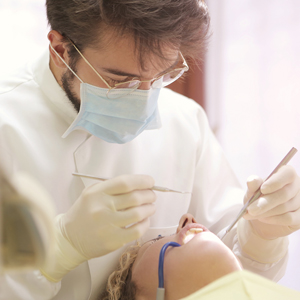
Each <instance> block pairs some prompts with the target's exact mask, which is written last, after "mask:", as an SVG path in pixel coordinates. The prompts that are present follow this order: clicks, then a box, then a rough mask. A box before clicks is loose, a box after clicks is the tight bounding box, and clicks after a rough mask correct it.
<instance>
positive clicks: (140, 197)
mask: <svg viewBox="0 0 300 300" xmlns="http://www.w3.org/2000/svg"><path fill="white" fill-rule="evenodd" d="M153 185H154V180H153V178H152V177H150V176H146V175H123V176H119V177H115V178H113V179H110V180H107V181H104V182H101V183H97V184H95V185H93V186H90V187H88V188H86V189H85V190H84V191H83V192H82V194H81V196H80V197H79V199H77V200H76V202H75V203H74V205H73V206H72V207H71V209H70V210H69V211H68V212H67V213H65V214H62V215H59V216H57V219H56V221H57V222H56V228H57V251H56V257H55V258H54V262H53V264H52V267H51V269H47V270H45V269H41V272H42V274H43V275H44V276H45V277H47V278H48V279H49V280H50V281H54V282H56V281H59V280H61V278H62V277H63V276H64V275H65V274H66V273H67V272H69V271H70V270H71V269H73V268H75V267H76V266H77V265H79V264H80V263H82V262H83V261H85V260H88V259H91V258H95V257H99V256H103V255H105V254H108V253H110V252H112V251H114V250H116V249H118V248H120V247H122V246H123V245H125V244H126V243H129V242H131V241H133V240H135V239H138V238H139V237H141V236H142V235H143V234H144V233H145V232H146V230H147V229H148V228H149V217H150V216H151V215H153V214H154V212H155V206H154V204H153V202H155V199H156V196H155V193H154V192H153V191H152V190H150V188H151V187H153Z"/></svg>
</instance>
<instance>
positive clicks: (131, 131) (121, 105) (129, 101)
mask: <svg viewBox="0 0 300 300" xmlns="http://www.w3.org/2000/svg"><path fill="white" fill-rule="evenodd" d="M50 47H51V48H52V50H53V51H54V52H55V53H56V55H57V56H58V57H59V58H60V59H61V60H62V61H63V63H64V64H65V65H66V66H67V67H68V69H69V70H70V71H71V72H72V73H73V74H74V75H75V76H76V77H77V78H78V79H79V80H80V81H81V84H80V99H81V104H80V110H79V113H78V115H77V117H76V119H75V120H74V121H73V123H72V124H71V126H70V127H69V128H68V129H67V131H66V132H65V133H64V134H63V136H62V137H63V138H65V137H66V136H68V134H69V133H70V132H72V131H73V130H77V129H82V130H85V131H87V132H89V133H91V134H92V135H94V136H96V137H98V138H100V139H102V140H104V141H106V142H109V143H118V144H124V143H127V142H130V141H132V140H133V139H134V138H136V137H137V136H138V135H139V134H140V133H142V132H143V131H144V130H149V129H158V128H160V127H161V122H160V117H159V112H158V107H157V101H158V97H159V92H160V88H156V89H154V88H152V87H151V88H150V89H149V90H135V91H133V92H132V93H130V94H126V93H125V95H123V94H124V93H123V92H124V90H123V92H122V89H118V90H114V94H115V95H116V94H117V93H120V95H122V97H120V98H118V97H116V98H117V99H110V98H108V97H107V95H108V92H109V89H108V88H100V87H97V86H94V85H90V84H87V83H84V82H83V81H82V80H81V79H80V77H79V76H78V75H77V74H76V73H75V72H74V71H73V70H72V69H71V68H70V66H69V65H68V64H67V63H66V62H65V60H64V59H63V58H62V57H61V56H60V55H59V54H58V53H57V52H56V51H55V49H54V48H53V47H52V45H51V43H50ZM81 55H82V54H81ZM84 59H85V58H84ZM85 61H86V59H85ZM86 62H87V61H86ZM87 63H88V62H87ZM88 64H89V63H88ZM89 65H90V64H89ZM90 67H91V68H93V67H92V66H91V65H90ZM93 69H94V68H93ZM94 71H95V72H96V70H94ZM96 73H97V72H96ZM97 74H98V73H97ZM161 80H162V79H161ZM125 92H127V90H125Z"/></svg>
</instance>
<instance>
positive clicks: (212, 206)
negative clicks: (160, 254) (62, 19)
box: [0, 51, 286, 300]
mask: <svg viewBox="0 0 300 300" xmlns="http://www.w3.org/2000/svg"><path fill="white" fill-rule="evenodd" d="M158 102H159V111H160V115H161V121H162V127H161V128H160V129H157V130H146V131H144V132H143V133H142V134H140V135H139V136H138V137H137V138H136V139H134V140H133V141H131V142H129V143H127V144H124V145H119V144H110V143H107V142H105V141H103V140H101V139H99V138H97V137H94V136H92V135H90V134H88V133H86V132H84V131H73V132H72V133H71V134H69V135H68V136H67V137H66V138H64V139H63V138H62V137H61V136H62V135H63V134H64V132H65V131H66V130H67V129H68V127H69V126H70V124H71V123H72V121H73V120H74V119H75V117H76V115H77V113H76V111H75V109H74V108H73V106H72V104H71V103H70V102H69V100H68V98H67V97H66V95H65V93H64V91H63V90H62V89H61V87H60V86H59V85H58V84H57V82H56V80H55V78H54V76H53V74H52V73H51V71H50V69H49V53H48V51H47V52H46V53H45V54H44V55H43V56H41V57H40V58H39V59H38V60H36V61H35V62H33V63H30V64H28V65H27V66H26V67H24V68H22V69H20V70H18V71H17V72H16V73H14V74H13V75H12V76H7V77H6V78H5V79H4V80H3V81H2V83H1V85H0V163H1V164H2V165H3V167H4V168H5V170H6V172H8V173H12V172H16V171H18V170H23V171H26V172H27V173H29V174H30V175H31V176H33V177H34V178H36V179H37V180H38V181H39V182H40V183H41V184H42V185H43V186H44V187H45V188H46V189H47V191H48V192H49V193H50V195H51V196H52V198H53V202H54V205H55V208H56V211H57V214H59V213H64V212H66V211H67V210H68V209H69V208H70V207H71V205H72V204H73V203H74V201H75V200H76V199H77V198H78V196H79V195H80V193H81V191H82V190H83V189H84V188H85V187H86V186H89V185H91V184H94V183H95V181H93V180H90V179H84V178H78V177H74V176H72V172H74V171H77V172H80V173H85V174H91V175H96V176H102V177H114V176H117V175H120V174H148V175H151V176H153V178H154V179H155V184H156V185H159V186H165V187H169V188H172V189H177V190H182V191H190V192H191V194H174V193H161V192H157V201H156V207H157V210H156V213H155V215H154V216H153V217H151V228H150V229H149V231H148V232H147V233H146V235H145V237H144V239H145V240H146V239H147V238H152V237H156V236H157V235H158V234H162V235H169V234H172V233H174V232H175V229H176V227H177V225H178V221H179V219H180V217H181V216H182V214H184V213H186V212H190V213H192V214H193V215H194V216H195V218H196V220H197V221H198V222H200V223H202V224H204V225H205V226H207V227H208V228H210V229H211V230H212V231H213V232H215V233H218V232H220V231H221V230H222V229H223V228H224V227H225V226H226V225H228V224H229V223H230V222H231V221H232V219H233V217H234V216H235V215H236V214H237V212H238V211H239V209H240V208H241V205H242V195H243V192H242V193H241V190H240V188H239V184H238V182H237V180H236V178H235V176H234V174H233V172H232V170H231V169H230V167H229V165H228V163H227V161H226V159H225V157H224V154H223V152H222V150H221V149H220V146H219V144H218V143H217V141H216V139H215V137H214V135H213V134H212V132H211V130H210V128H209V125H208V122H207V118H206V115H205V113H204V111H203V110H202V108H201V107H200V106H199V105H198V104H197V103H196V102H194V101H193V100H190V99H187V98H186V97H184V96H182V95H179V94H176V93H174V92H173V91H171V90H168V89H162V91H161V94H160V98H159V101H158ZM227 244H228V245H229V246H230V247H231V248H232V249H233V250H234V251H235V253H236V254H237V255H238V257H239V258H240V259H241V261H242V263H243V264H244V266H245V267H246V268H248V269H250V270H251V269H252V270H254V271H255V272H257V273H260V274H262V275H265V276H267V277H269V278H273V279H274V278H275V279H277V277H278V276H279V277H280V276H282V273H283V270H284V266H285V263H286V256H285V258H284V259H281V260H280V261H279V262H278V263H277V264H273V265H265V264H260V263H258V262H255V261H253V260H251V259H250V258H248V257H245V255H243V253H242V252H241V250H240V248H239V245H238V241H237V238H236V230H233V231H232V233H231V235H230V236H229V239H228V241H227ZM122 250H123V249H119V250H117V251H115V252H113V253H111V254H109V255H106V256H104V257H100V258H96V259H92V260H90V261H88V262H86V263H83V264H81V265H80V266H79V267H77V268H76V269H74V270H73V271H71V272H70V273H69V274H67V275H66V276H65V277H64V278H63V280H62V281H61V282H59V283H52V282H49V281H48V280H46V279H45V278H44V277H43V276H42V275H41V274H40V273H39V271H37V270H35V271H31V272H27V273H21V274H6V275H5V276H2V277H0V286H1V290H0V299H1V300H2V299H38V300H44V299H64V300H66V299H67V300H68V299H70V300H71V299H72V300H77V299H78V300H83V299H88V298H89V296H90V299H95V297H96V296H97V295H98V294H99V291H100V290H101V289H102V288H103V286H104V284H105V281H106V278H107V276H108V274H109V273H110V272H111V271H112V270H113V268H114V267H115V266H116V264H117V260H118V257H119V256H120V253H121V252H122Z"/></svg>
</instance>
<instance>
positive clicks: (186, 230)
mask: <svg viewBox="0 0 300 300" xmlns="http://www.w3.org/2000/svg"><path fill="white" fill-rule="evenodd" d="M202 230H203V231H202ZM170 241H174V242H177V243H179V244H180V245H181V247H169V248H168V249H167V251H166V254H165V260H164V284H165V291H166V298H165V299H166V300H171V299H172V300H174V299H180V298H183V297H186V296H187V295H190V294H192V293H193V292H195V291H197V290H199V289H200V288H202V287H203V286H205V285H207V284H209V283H210V282H212V281H214V280H216V279H218V278H220V277H222V276H224V275H226V274H228V273H231V272H233V271H236V270H240V269H241V265H240V263H239V261H238V260H237V258H236V257H235V255H234V254H233V253H232V251H231V250H230V249H229V248H228V247H227V246H226V245H225V244H224V243H223V242H222V241H221V240H220V239H219V238H218V237H217V236H216V235H215V234H213V233H212V232H210V231H209V230H208V229H206V228H205V227H204V226H203V225H200V224H198V223H196V221H195V219H194V218H193V216H192V215H190V214H185V215H183V216H182V217H181V219H180V222H179V226H178V228H177V232H176V233H175V234H174V235H171V236H167V237H163V238H158V239H156V240H151V241H148V242H146V243H145V244H144V245H143V246H142V247H141V249H140V250H139V253H138V256H137V258H136V260H135V262H134V264H133V268H132V280H133V281H134V282H135V283H136V285H137V287H138V293H137V299H138V300H142V299H155V297H156V296H155V295H156V289H157V287H158V259H159V253H160V250H161V248H162V246H163V245H164V244H165V243H167V242H170Z"/></svg>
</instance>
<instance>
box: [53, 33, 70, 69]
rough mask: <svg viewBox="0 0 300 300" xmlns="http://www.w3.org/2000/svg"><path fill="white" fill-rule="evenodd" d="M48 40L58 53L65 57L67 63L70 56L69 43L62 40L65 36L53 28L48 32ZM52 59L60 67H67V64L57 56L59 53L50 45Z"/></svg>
mask: <svg viewBox="0 0 300 300" xmlns="http://www.w3.org/2000/svg"><path fill="white" fill-rule="evenodd" d="M48 40H49V42H50V44H51V46H52V47H53V48H54V49H55V51H56V52H57V53H58V55H59V56H60V57H61V58H63V59H64V61H65V62H66V63H68V60H69V56H68V51H67V44H66V43H65V42H62V40H63V36H62V35H61V34H60V33H59V32H58V31H56V30H51V31H50V32H49V33H48ZM49 50H50V56H51V60H52V61H53V63H54V64H55V66H56V67H58V68H66V65H65V64H64V63H63V61H62V60H61V59H60V58H59V57H58V56H57V54H56V53H55V52H54V51H53V49H52V48H51V47H50V46H49Z"/></svg>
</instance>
